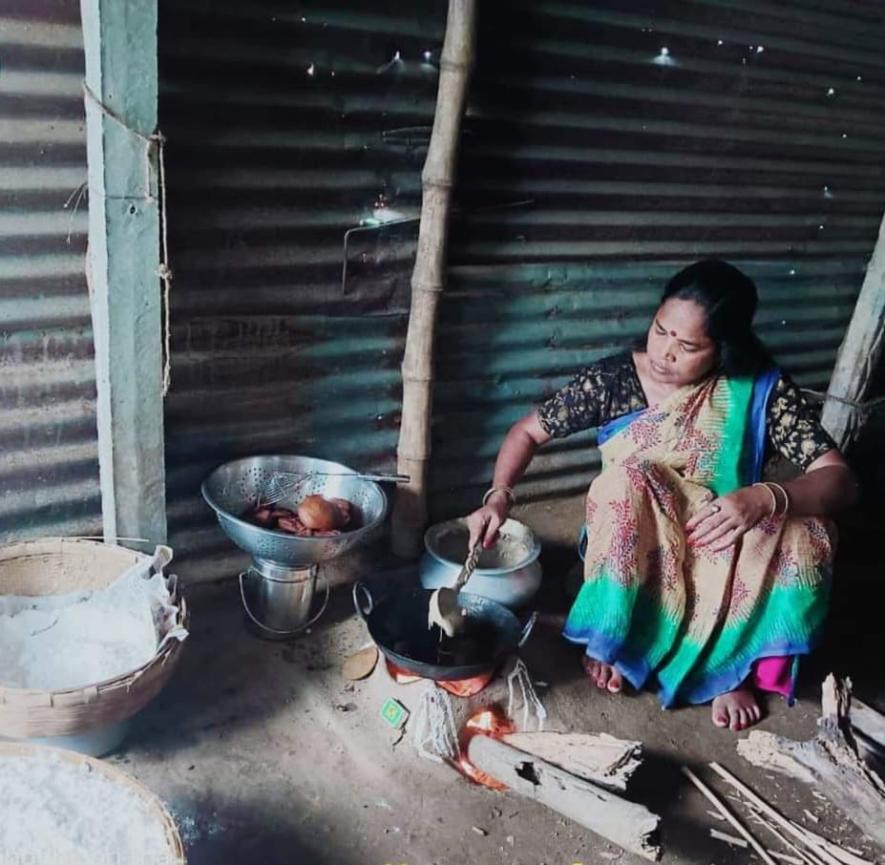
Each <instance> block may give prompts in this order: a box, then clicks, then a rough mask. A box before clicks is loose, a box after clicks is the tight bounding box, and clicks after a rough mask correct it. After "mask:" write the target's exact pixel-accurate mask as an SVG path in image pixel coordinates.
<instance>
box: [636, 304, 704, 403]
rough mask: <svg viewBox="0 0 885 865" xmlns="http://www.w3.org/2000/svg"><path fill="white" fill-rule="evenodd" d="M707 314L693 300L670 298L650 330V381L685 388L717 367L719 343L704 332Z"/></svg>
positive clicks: (660, 310) (656, 315) (661, 308)
mask: <svg viewBox="0 0 885 865" xmlns="http://www.w3.org/2000/svg"><path fill="white" fill-rule="evenodd" d="M704 325H705V317H704V310H703V309H702V308H701V307H700V306H698V305H697V304H696V303H695V302H694V301H693V300H680V299H678V298H672V297H671V298H670V299H669V300H666V301H664V303H663V304H661V306H660V308H659V309H658V311H657V312H656V313H655V317H654V318H653V319H652V323H651V327H650V328H649V329H648V341H647V343H646V354H647V359H648V369H649V373H650V374H651V377H652V378H653V379H654V380H655V381H656V382H658V383H660V384H666V385H673V386H675V387H682V386H683V385H687V384H694V383H695V382H697V381H700V380H701V379H702V378H703V377H704V376H705V375H707V373H709V372H710V371H711V370H712V369H713V367H714V366H715V365H716V363H717V361H718V360H719V358H718V353H717V351H716V343H714V342H713V340H712V339H710V337H709V336H707V332H706V330H705V329H704Z"/></svg>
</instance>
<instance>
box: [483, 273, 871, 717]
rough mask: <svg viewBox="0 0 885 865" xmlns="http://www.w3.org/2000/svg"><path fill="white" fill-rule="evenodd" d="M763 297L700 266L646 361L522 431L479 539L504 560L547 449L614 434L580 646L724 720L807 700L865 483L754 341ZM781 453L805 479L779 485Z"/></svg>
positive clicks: (552, 402)
mask: <svg viewBox="0 0 885 865" xmlns="http://www.w3.org/2000/svg"><path fill="white" fill-rule="evenodd" d="M756 302H757V296H756V287H755V285H754V284H753V282H752V281H751V280H750V279H749V278H748V277H747V276H745V275H744V274H743V273H741V272H740V271H739V270H737V269H736V268H734V267H732V266H731V265H729V264H727V263H726V262H724V261H718V260H706V261H700V262H697V263H696V264H693V265H691V266H690V267H687V268H685V269H684V270H682V271H681V272H680V273H678V274H677V275H676V276H675V277H673V279H672V280H671V281H670V282H669V284H668V285H667V287H666V290H665V291H664V295H663V299H662V301H661V305H660V307H659V308H658V310H657V312H656V313H655V315H654V318H653V319H652V322H651V326H650V327H649V330H648V337H647V340H646V341H645V344H644V346H642V347H640V348H636V349H634V350H633V351H629V352H625V353H623V354H619V355H615V356H612V357H608V358H605V359H603V360H600V361H597V362H596V363H592V364H590V366H588V367H586V368H585V369H583V370H582V371H581V372H579V373H578V375H577V376H576V377H575V378H574V379H573V380H572V381H571V382H570V383H569V384H567V385H566V386H565V387H563V388H562V389H561V390H560V391H559V392H557V393H556V394H554V395H553V396H552V397H550V399H548V400H547V401H546V402H544V403H543V404H542V405H541V406H540V408H538V409H537V410H536V411H533V412H532V413H531V414H529V415H526V416H525V417H524V418H522V419H521V420H519V421H517V423H516V424H514V425H513V427H512V428H511V429H510V431H509V432H508V434H507V437H506V438H505V439H504V443H503V444H502V446H501V450H500V452H499V454H498V459H497V462H496V465H495V474H494V480H493V484H492V489H491V490H490V491H489V492H488V493H487V494H486V497H485V499H484V504H483V507H482V508H480V509H479V510H477V511H475V512H474V513H472V514H471V515H470V516H469V517H468V524H469V526H470V535H471V542H475V541H476V540H478V539H482V541H483V543H484V545H485V546H487V547H488V546H492V545H493V544H494V542H495V538H496V536H497V532H498V528H499V526H500V525H501V523H502V522H503V521H504V520H505V519H506V517H507V511H508V509H509V507H510V505H511V504H512V502H513V494H512V491H511V488H512V487H513V486H514V485H515V484H516V483H517V481H518V480H519V479H520V477H521V476H522V474H523V472H524V471H525V468H526V466H527V465H528V464H529V462H530V460H531V458H532V456H533V454H534V452H535V450H536V448H538V447H540V446H541V445H543V444H544V443H545V442H547V441H549V440H550V439H551V438H553V437H557V438H558V437H562V436H567V435H570V434H571V433H574V432H577V431H578V430H583V429H587V428H589V427H598V428H599V434H598V443H599V448H600V451H601V453H602V460H603V468H602V472H601V473H600V474H599V476H598V477H597V478H596V479H595V480H594V481H593V483H592V484H591V486H590V490H589V492H588V495H587V509H586V549H585V551H584V556H583V557H584V582H583V585H582V587H581V590H580V592H579V594H578V596H577V598H576V600H575V602H574V604H573V606H572V608H571V611H570V613H569V616H568V619H567V622H566V625H565V631H564V636H565V637H566V639H568V640H570V641H572V642H574V643H578V644H580V645H582V646H584V647H585V651H586V655H585V657H584V667H585V669H586V672H587V674H588V675H589V677H590V679H591V680H592V681H593V682H594V683H595V684H596V685H597V686H598V687H600V688H604V689H607V690H608V691H611V692H616V691H619V690H620V689H621V687H622V682H623V680H625V679H626V680H627V681H628V682H629V683H630V684H631V685H632V686H633V687H635V688H637V689H639V688H642V687H644V686H646V685H648V686H653V687H655V688H656V689H657V691H658V694H659V698H660V700H661V703H662V704H663V706H665V707H669V706H672V705H674V704H675V703H676V702H687V703H705V702H708V701H710V700H712V702H713V722H714V723H715V724H716V725H717V726H720V727H730V728H731V729H732V730H740V729H743V728H745V727H748V726H750V725H751V724H754V723H755V722H756V721H758V720H759V718H760V717H761V712H760V708H759V705H758V703H757V700H756V696H755V692H754V690H753V685H755V686H756V687H759V688H761V689H763V690H769V691H774V692H779V693H782V694H784V695H785V696H787V697H790V698H791V695H792V689H793V686H794V681H795V673H796V668H797V663H796V662H797V661H798V658H799V656H800V655H803V654H807V653H808V652H809V651H811V649H812V648H813V646H814V645H815V643H816V641H817V639H818V637H819V635H820V632H821V628H822V625H823V621H824V616H825V612H826V607H827V596H828V587H829V578H830V570H831V565H832V560H833V543H834V538H833V532H832V527H831V526H830V524H829V523H828V522H827V521H826V520H825V519H823V517H825V516H827V515H829V514H832V513H833V512H835V511H837V510H838V509H839V508H842V507H845V506H847V505H849V504H851V503H852V502H854V501H855V499H856V496H857V483H856V481H855V478H854V475H853V474H852V471H851V469H850V468H849V467H848V465H847V463H846V462H845V460H844V459H843V457H842V455H841V454H840V453H839V451H838V450H837V449H836V447H835V445H834V444H833V441H832V440H831V439H830V437H829V436H828V435H827V434H826V432H824V430H823V429H822V427H821V426H820V423H819V422H818V420H817V418H816V416H815V413H814V412H813V411H812V410H811V408H810V407H809V406H808V405H807V404H806V403H805V401H804V399H803V397H802V396H801V394H800V392H799V390H798V388H797V387H796V385H795V384H794V383H793V382H792V381H791V380H790V378H789V377H788V376H787V375H785V374H784V373H782V372H781V371H779V370H778V369H776V368H775V367H774V366H773V363H772V361H771V358H770V356H769V355H768V353H767V352H766V350H765V349H764V348H763V346H762V344H761V343H760V342H759V340H758V339H757V337H756V336H755V334H754V332H753V329H752V321H753V315H754V313H755V311H756ZM776 453H779V454H780V455H782V456H783V457H785V458H786V459H788V460H790V461H791V462H792V463H794V464H795V465H796V466H797V467H798V468H799V469H801V470H802V472H803V474H801V475H800V476H799V477H797V478H796V479H795V480H791V481H788V482H785V483H783V484H777V483H773V482H763V481H762V470H763V466H764V465H765V463H766V462H767V457H769V456H774V455H775V454H776Z"/></svg>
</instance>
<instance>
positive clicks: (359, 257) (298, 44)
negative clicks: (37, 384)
mask: <svg viewBox="0 0 885 865" xmlns="http://www.w3.org/2000/svg"><path fill="white" fill-rule="evenodd" d="M444 21H445V2H444V0H440V2H431V3H422V4H420V7H414V8H412V7H410V6H409V5H408V4H402V3H397V2H393V0H389V2H386V3H385V2H371V3H369V2H365V3H351V2H349V3H346V4H331V3H316V4H313V3H304V4H298V3H295V4H293V3H280V2H277V3H272V2H257V3H248V4H243V3H234V2H232V0H224V2H218V0H212V2H209V0H184V2H182V0H163V2H161V3H160V76H161V95H160V122H161V126H162V128H163V131H164V133H165V134H166V135H167V136H168V140H169V144H168V147H167V166H168V180H169V188H170V193H169V208H170V231H171V242H172V256H173V260H172V267H173V269H174V272H175V281H174V285H173V301H172V320H173V369H172V390H171V393H170V395H169V397H168V400H167V414H166V430H167V480H168V502H169V519H170V529H171V540H172V543H173V544H174V545H175V546H176V547H177V549H178V551H179V553H180V554H181V555H182V556H183V557H184V558H185V559H187V558H190V560H191V563H190V564H191V567H190V568H189V567H188V562H187V561H185V562H184V564H183V566H182V568H183V571H184V572H186V573H187V572H190V573H191V574H194V573H196V572H197V571H198V572H199V575H201V576H202V575H205V576H211V575H213V574H215V575H225V574H227V573H230V564H229V559H228V553H229V552H230V550H231V545H230V543H229V542H228V541H226V540H225V539H224V538H223V537H222V536H221V534H220V532H218V530H217V529H215V528H214V526H213V522H214V520H213V518H212V517H211V515H210V513H209V512H208V509H207V508H206V506H205V505H204V504H203V503H202V501H201V500H200V498H199V484H200V481H201V480H202V478H203V477H204V476H205V475H206V474H207V473H208V472H209V471H210V470H211V469H212V468H213V467H214V466H215V465H217V464H218V463H220V462H223V461H225V460H228V459H232V458H234V457H237V456H240V455H244V454H253V453H268V452H296V453H299V452H300V453H310V454H315V455H318V456H323V457H328V458H334V459H338V460H340V461H342V462H345V463H348V464H351V465H359V466H365V467H367V468H369V467H371V468H381V467H384V468H388V469H390V468H393V467H394V466H395V456H394V452H395V448H396V440H397V428H398V418H399V409H400V374H399V365H400V362H401V355H402V345H403V339H404V334H405V324H406V313H407V307H408V279H409V276H410V273H411V256H412V255H413V249H414V247H413V239H412V238H413V235H414V231H415V225H414V223H405V224H404V225H403V226H401V227H393V228H388V229H384V230H382V231H378V230H375V229H374V228H372V224H371V220H374V219H376V218H379V217H380V218H381V219H385V220H389V219H396V218H398V217H403V216H408V215H411V214H414V213H415V212H416V211H417V207H418V204H419V199H420V179H419V174H420V170H421V165H422V162H423V152H422V151H421V149H420V147H416V146H414V145H412V144H410V142H409V138H410V136H411V135H414V134H417V135H418V136H419V137H418V141H419V143H420V141H421V140H422V136H425V137H426V132H422V130H421V127H426V126H427V125H428V124H429V123H431V122H432V118H433V108H434V103H435V98H436V82H437V68H436V66H435V65H434V61H435V60H437V59H438V56H439V47H440V39H441V34H442V27H443V25H444ZM425 52H430V55H429V57H427V58H426V57H425ZM413 127H419V129H418V130H417V131H415V130H412V128H413ZM367 220H368V221H369V222H368V223H365V221H367ZM361 222H363V223H365V224H364V225H363V228H364V229H365V230H360V231H356V232H352V233H351V234H349V235H348V250H349V254H348V273H347V280H346V284H345V283H344V281H343V279H342V276H343V249H344V240H345V233H346V232H347V231H348V230H349V229H352V228H355V227H359V226H360V224H361ZM195 559H199V567H198V568H196V567H195V566H194V565H193V562H194V560H195Z"/></svg>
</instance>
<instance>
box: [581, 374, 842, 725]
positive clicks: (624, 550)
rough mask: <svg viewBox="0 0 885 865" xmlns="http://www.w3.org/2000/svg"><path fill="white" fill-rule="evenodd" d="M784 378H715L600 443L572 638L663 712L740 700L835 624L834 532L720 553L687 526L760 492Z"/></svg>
mask: <svg viewBox="0 0 885 865" xmlns="http://www.w3.org/2000/svg"><path fill="white" fill-rule="evenodd" d="M776 378H777V371H771V372H769V373H766V374H763V375H761V376H760V377H759V378H758V379H756V380H751V379H737V378H725V377H721V376H720V377H714V378H711V379H708V380H705V381H704V382H702V383H701V384H698V385H692V386H689V387H686V388H682V389H680V390H679V391H677V392H676V393H674V394H672V396H670V397H669V398H668V399H667V400H665V401H664V402H663V403H661V404H660V405H659V406H656V407H654V408H649V409H646V410H643V411H641V412H636V413H634V414H633V415H630V416H627V417H626V418H619V419H618V420H617V421H614V422H613V423H612V424H610V425H609V428H604V429H602V430H600V436H599V441H600V450H601V452H602V456H603V470H602V472H601V474H600V475H599V476H598V477H597V478H596V480H594V482H593V484H592V485H591V486H590V490H589V493H588V495H587V519H586V522H587V547H586V550H585V552H584V584H583V585H582V587H581V591H580V592H579V594H578V597H577V598H576V600H575V602H574V605H573V606H572V609H571V611H570V613H569V616H568V620H567V622H566V626H565V630H564V635H565V637H566V639H568V640H571V641H572V642H575V643H579V644H582V645H584V646H586V651H587V654H588V655H589V656H591V657H593V658H595V659H597V660H600V661H603V662H605V663H609V664H612V665H613V666H614V667H615V668H616V669H617V670H618V671H619V672H620V673H621V674H622V675H623V676H624V678H626V680H627V681H628V682H630V683H631V685H633V686H634V687H635V688H637V689H639V688H642V687H643V686H645V685H652V684H653V685H655V686H656V687H657V689H658V693H659V698H660V700H661V703H662V705H663V706H665V707H667V706H672V705H673V704H674V703H675V702H677V701H682V702H688V703H703V702H707V701H708V700H711V699H712V698H713V697H715V696H717V695H718V694H722V693H725V692H726V691H731V690H733V689H734V688H736V687H738V686H739V685H740V684H741V683H742V682H743V681H744V679H746V678H747V676H748V675H749V673H750V672H751V669H752V668H753V665H754V663H755V662H757V661H760V660H761V659H767V658H776V657H784V656H794V657H798V656H799V655H802V654H807V653H808V652H809V651H811V649H812V648H813V646H814V645H815V643H816V641H817V639H818V636H819V634H820V631H821V628H822V625H823V621H824V616H825V613H826V607H827V599H828V594H829V578H830V570H831V563H832V556H833V538H832V537H831V531H832V530H831V527H830V525H829V524H828V523H827V522H825V521H824V520H822V519H818V518H814V517H786V518H785V517H773V518H765V519H763V520H762V521H761V522H760V523H758V524H757V525H756V526H754V527H753V528H752V529H750V530H749V531H748V532H747V533H746V534H745V535H744V536H743V537H742V538H741V539H740V540H739V541H738V542H737V543H736V544H734V545H732V546H730V547H728V548H727V549H725V550H723V551H721V552H712V551H711V550H710V548H709V547H698V548H692V547H690V546H689V545H688V544H687V543H686V541H685V531H684V528H683V526H684V524H685V523H686V522H687V521H688V519H689V518H690V517H691V516H692V515H693V514H694V513H696V512H697V511H698V509H700V508H702V507H704V506H705V504H706V502H707V501H709V499H710V498H712V497H713V496H714V495H715V496H722V495H726V494H727V493H729V492H733V491H734V490H736V489H738V488H740V487H742V486H745V485H747V484H748V483H753V482H754V481H756V480H758V479H759V476H760V474H761V468H762V457H763V452H764V445H765V406H766V402H767V399H768V395H769V393H770V391H771V386H772V384H773V382H774V381H775V380H776Z"/></svg>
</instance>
